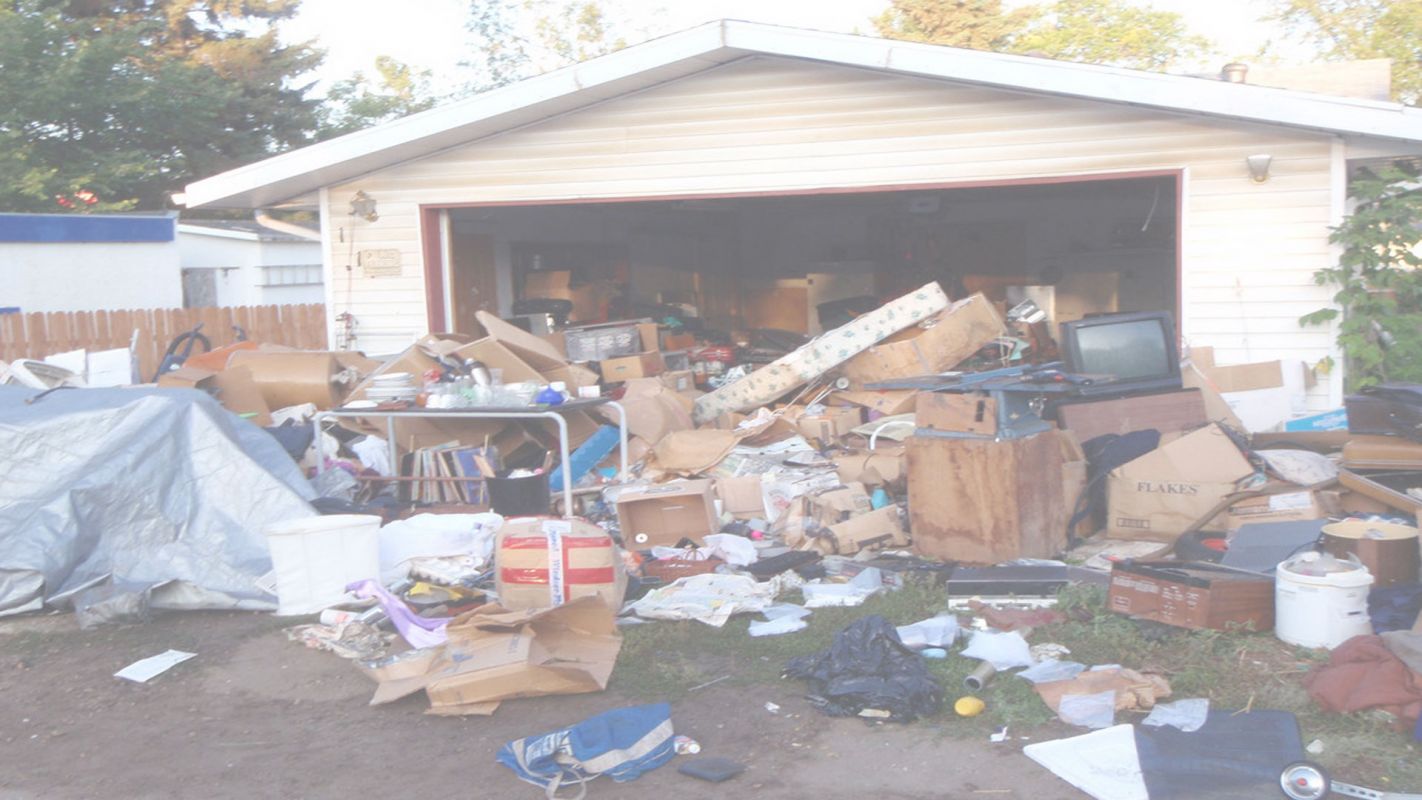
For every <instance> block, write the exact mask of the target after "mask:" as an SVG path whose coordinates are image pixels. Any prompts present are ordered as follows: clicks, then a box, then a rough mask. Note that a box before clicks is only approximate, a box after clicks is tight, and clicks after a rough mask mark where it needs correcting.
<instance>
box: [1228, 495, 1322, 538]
mask: <svg viewBox="0 0 1422 800" xmlns="http://www.w3.org/2000/svg"><path fill="white" fill-rule="evenodd" d="M1326 516H1328V514H1327V512H1326V511H1325V510H1324V508H1323V505H1322V503H1320V502H1319V499H1318V497H1317V496H1316V495H1315V494H1314V493H1313V492H1308V491H1298V492H1284V493H1283V494H1271V495H1265V496H1263V497H1251V498H1249V499H1248V500H1241V501H1239V502H1238V503H1235V504H1234V505H1232V506H1230V508H1229V511H1227V512H1225V515H1224V520H1225V521H1224V529H1225V530H1226V531H1236V530H1239V527H1240V526H1241V525H1250V524H1253V523H1256V522H1295V521H1299V520H1309V519H1323V518H1324V517H1326Z"/></svg>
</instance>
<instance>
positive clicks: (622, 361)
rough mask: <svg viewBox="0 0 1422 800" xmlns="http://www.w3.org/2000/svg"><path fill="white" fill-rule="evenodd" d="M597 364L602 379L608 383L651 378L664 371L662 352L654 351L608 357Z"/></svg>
mask: <svg viewBox="0 0 1422 800" xmlns="http://www.w3.org/2000/svg"><path fill="white" fill-rule="evenodd" d="M598 366H599V368H601V370H602V379H603V380H604V381H607V382H608V383H616V382H618V381H626V380H631V379H632V378H652V377H655V376H657V375H660V374H662V373H663V372H664V371H666V364H665V362H663V361H662V354H661V353H656V352H653V353H638V354H637V355H635V356H623V357H621V358H609V359H607V360H606V361H603V362H601V363H600V364H598Z"/></svg>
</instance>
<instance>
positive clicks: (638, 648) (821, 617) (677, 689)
mask: <svg viewBox="0 0 1422 800" xmlns="http://www.w3.org/2000/svg"><path fill="white" fill-rule="evenodd" d="M784 599H786V600H788V601H790V602H799V598H798V596H794V595H792V596H789V597H787V598H784ZM1059 599H1060V604H1059V607H1060V608H1061V609H1062V610H1063V611H1066V612H1067V613H1068V615H1069V616H1070V617H1071V620H1072V621H1069V622H1065V623H1062V624H1059V625H1052V626H1048V627H1043V628H1040V629H1038V630H1036V631H1035V632H1034V633H1033V634H1032V636H1031V638H1030V641H1031V642H1032V643H1033V644H1037V643H1041V642H1056V643H1058V644H1062V645H1065V646H1066V647H1068V648H1070V649H1071V652H1072V655H1071V659H1072V660H1075V661H1079V662H1081V663H1084V664H1087V665H1095V664H1120V665H1122V666H1125V667H1131V668H1133V669H1137V670H1142V671H1155V672H1161V673H1163V674H1165V675H1166V676H1167V677H1168V678H1169V679H1170V683H1171V688H1172V689H1173V695H1172V697H1171V698H1170V699H1173V700H1178V699H1184V698H1188V697H1208V698H1209V699H1210V703H1211V707H1213V708H1220V709H1243V708H1253V709H1279V710H1283V711H1291V712H1293V713H1294V714H1295V715H1297V717H1298V720H1299V725H1300V727H1301V728H1302V730H1303V739H1304V742H1305V743H1308V742H1311V741H1313V740H1315V739H1318V740H1321V741H1322V742H1323V745H1324V750H1323V753H1322V754H1320V755H1317V756H1311V758H1312V759H1313V760H1316V761H1318V762H1320V763H1322V764H1323V765H1324V766H1326V767H1328V768H1330V769H1331V770H1332V771H1333V774H1334V775H1336V776H1338V777H1339V778H1340V779H1343V780H1352V781H1357V782H1360V783H1363V784H1364V785H1368V786H1372V787H1374V788H1379V789H1384V790H1391V791H1412V792H1422V758H1420V757H1419V756H1420V755H1422V752H1419V748H1418V746H1417V745H1416V744H1415V743H1412V742H1411V741H1410V737H1409V736H1408V735H1406V734H1402V733H1398V732H1396V731H1394V730H1393V728H1392V727H1391V726H1390V724H1389V720H1388V719H1385V718H1384V717H1385V715H1382V714H1378V713H1372V712H1363V713H1358V714H1350V715H1341V714H1329V713H1325V712H1323V711H1321V710H1319V709H1318V708H1317V707H1316V706H1315V705H1314V704H1313V702H1312V701H1311V700H1309V698H1308V695H1307V694H1306V693H1305V692H1304V690H1303V687H1302V685H1301V682H1300V681H1301V679H1302V677H1303V675H1304V674H1305V673H1306V672H1308V670H1309V669H1310V668H1312V667H1313V666H1314V665H1316V664H1318V663H1320V662H1321V661H1323V660H1325V659H1326V654H1325V653H1324V652H1323V651H1310V650H1304V649H1301V648H1295V647H1292V646H1290V645H1287V644H1284V643H1283V642H1280V641H1279V640H1278V639H1276V638H1274V636H1273V635H1272V634H1253V633H1247V632H1229V633H1222V632H1215V631H1186V630H1183V629H1175V628H1167V627H1165V626H1159V625H1153V624H1144V625H1143V624H1137V623H1135V622H1133V621H1131V620H1129V619H1126V618H1124V617H1121V616H1118V615H1115V614H1111V613H1108V612H1106V611H1105V594H1104V591H1103V590H1101V589H1099V588H1097V587H1091V586H1074V587H1069V588H1068V589H1066V590H1064V591H1063V593H1062V596H1061V597H1060V598H1059ZM946 608H947V598H946V595H945V593H944V591H943V589H942V588H938V587H933V586H930V585H927V584H925V583H910V585H909V586H907V587H906V588H904V589H903V590H901V591H898V592H891V593H888V594H884V595H880V596H878V597H874V598H871V599H870V600H869V601H868V602H867V603H866V604H865V605H863V606H861V607H858V608H825V609H818V610H816V611H815V612H814V614H813V615H811V616H810V617H809V619H808V621H809V627H808V628H807V629H805V630H803V631H800V632H797V633H792V634H786V635H783V636H771V637H765V638H760V639H754V638H751V637H750V636H749V635H748V634H747V632H746V628H747V625H748V624H749V620H750V619H756V618H758V617H751V616H746V615H743V616H740V617H736V618H735V619H733V620H731V622H729V623H727V625H726V626H725V627H724V628H721V629H716V628H712V627H710V626H707V625H703V624H701V623H699V622H654V623H649V624H645V625H633V626H630V627H627V628H624V629H623V630H624V634H625V637H626V638H625V642H624V644H623V647H622V653H621V655H620V656H619V657H618V661H617V669H616V671H615V672H614V673H613V676H612V688H615V689H617V690H619V691H622V692H626V693H629V694H632V695H636V696H642V697H646V698H648V699H677V698H679V697H682V696H685V695H686V693H687V691H688V690H689V689H691V688H692V687H695V686H697V685H699V684H703V683H706V682H708V681H713V680H717V679H718V678H723V677H724V676H729V677H725V679H724V680H721V681H720V682H719V683H718V685H721V686H727V685H729V686H744V687H746V689H747V691H754V687H755V686H757V685H760V684H768V683H772V682H776V681H779V680H781V678H780V672H781V669H782V667H783V666H784V665H785V662H786V660H788V659H789V658H790V657H792V656H797V655H801V654H804V653H811V652H815V651H818V650H821V649H823V648H825V647H827V646H828V645H829V644H830V641H831V640H832V639H833V638H834V635H835V633H836V632H838V631H839V630H840V629H841V628H843V627H844V626H845V625H847V624H849V623H850V622H852V621H854V620H855V619H858V618H859V617H862V616H867V615H869V614H881V615H883V616H884V617H885V618H886V619H888V620H889V621H890V622H893V623H894V624H897V625H904V624H908V623H911V622H917V621H919V620H921V619H924V618H926V617H930V616H933V615H935V614H939V613H942V612H943V611H945V610H946ZM960 619H961V620H963V621H966V620H967V616H966V615H963V616H960ZM962 644H963V643H962V642H960V643H959V645H958V647H956V648H954V649H955V650H959V649H961V648H962ZM976 665H977V662H976V661H973V660H971V659H966V658H962V657H959V656H957V655H954V654H951V653H950V655H949V657H948V658H947V659H945V660H929V661H928V666H929V669H930V670H931V671H932V672H933V673H934V674H935V675H936V676H937V677H938V678H939V680H940V682H941V683H942V685H943V686H944V689H945V691H944V696H945V698H946V701H945V703H944V708H943V710H942V711H941V712H940V713H939V714H938V715H936V716H934V717H931V718H928V719H926V720H924V721H922V722H920V723H917V724H920V725H925V726H928V727H929V728H931V729H933V730H935V731H940V732H942V734H943V735H948V736H955V737H956V736H964V737H980V738H983V739H985V738H986V737H987V736H988V734H989V733H990V732H992V731H994V730H996V729H997V728H998V727H1000V726H1002V725H1008V726H1011V728H1012V730H1013V732H1014V734H1017V733H1026V732H1029V731H1032V730H1033V729H1035V728H1038V727H1040V726H1043V725H1045V724H1046V723H1048V722H1049V721H1051V720H1053V719H1054V715H1053V713H1052V712H1051V710H1050V709H1049V708H1047V706H1046V705H1045V704H1044V703H1042V701H1041V700H1040V699H1039V698H1038V697H1037V694H1036V693H1035V692H1034V691H1033V690H1032V687H1031V684H1029V683H1028V682H1027V681H1025V680H1022V679H1020V678H1015V677H1012V676H1004V675H999V676H998V677H997V678H996V679H995V680H994V681H993V682H992V683H991V684H989V686H988V687H987V688H986V689H985V690H984V691H983V692H982V694H981V695H980V696H981V697H982V699H983V700H984V701H985V702H986V703H987V710H986V711H985V712H984V713H983V714H982V715H980V716H978V717H975V718H972V719H961V718H958V717H957V716H955V715H954V714H953V712H952V710H951V709H952V703H953V700H954V699H956V698H957V697H960V696H962V695H963V694H966V692H965V691H962V690H961V687H962V682H963V678H964V676H966V675H967V674H968V673H969V672H971V671H972V669H973V668H974V667H975V666H976ZM1129 717H1130V715H1128V714H1124V713H1122V714H1118V715H1117V721H1118V722H1126V721H1131V720H1130V719H1129ZM1042 738H1051V737H1050V736H1033V739H1034V740H1036V741H1040V740H1041V739H1042Z"/></svg>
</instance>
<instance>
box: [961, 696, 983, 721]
mask: <svg viewBox="0 0 1422 800" xmlns="http://www.w3.org/2000/svg"><path fill="white" fill-rule="evenodd" d="M985 708H987V703H984V702H983V701H982V700H979V699H978V698H976V697H971V696H970V697H960V698H958V702H956V703H954V704H953V710H954V711H956V712H958V716H960V717H976V716H977V715H979V714H981V713H983V709H985Z"/></svg>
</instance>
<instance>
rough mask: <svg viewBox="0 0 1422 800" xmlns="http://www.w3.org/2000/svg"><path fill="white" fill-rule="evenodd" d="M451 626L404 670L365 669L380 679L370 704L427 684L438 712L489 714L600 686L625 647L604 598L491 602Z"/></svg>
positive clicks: (432, 706) (432, 707) (425, 688)
mask: <svg viewBox="0 0 1422 800" xmlns="http://www.w3.org/2000/svg"><path fill="white" fill-rule="evenodd" d="M445 630H446V632H447V633H448V635H449V640H448V641H447V642H445V644H444V645H443V646H441V647H439V648H430V654H429V655H428V656H426V657H419V658H411V659H409V663H405V664H403V665H402V666H401V668H400V669H398V670H394V671H389V670H387V671H385V672H381V671H380V670H379V669H373V668H363V671H364V672H365V673H366V674H367V675H369V676H370V677H371V678H373V679H374V680H376V682H377V686H376V689H375V695H374V696H373V697H372V698H371V699H370V704H371V705H380V704H382V703H389V702H392V701H394V700H398V699H400V698H402V697H406V696H408V695H411V694H414V693H416V692H419V691H422V690H423V691H424V692H425V694H426V695H427V696H428V697H429V700H430V711H429V713H431V714H485V715H487V714H492V713H494V710H495V709H496V708H498V706H499V703H500V702H502V701H504V700H509V699H513V698H516V697H537V696H540V695H552V694H580V693H583V692H597V691H601V690H603V689H605V688H607V681H608V678H610V677H611V676H612V668H613V666H614V665H615V664H616V663H617V653H618V651H619V650H621V649H622V636H621V635H620V634H619V633H618V632H617V625H616V621H615V617H614V615H613V612H612V609H609V608H608V607H607V605H606V604H605V603H604V602H603V601H602V599H601V598H598V597H582V598H579V599H577V600H574V601H573V602H571V603H567V604H566V605H561V606H558V607H556V608H548V609H533V610H526V611H507V610H505V609H503V608H500V607H499V606H484V607H482V608H477V609H475V610H473V611H470V612H469V613H467V614H462V615H460V616H458V617H455V618H454V619H453V620H451V621H450V623H449V625H448V626H447V627H446V628H445ZM397 663H400V662H397Z"/></svg>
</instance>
